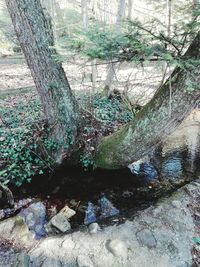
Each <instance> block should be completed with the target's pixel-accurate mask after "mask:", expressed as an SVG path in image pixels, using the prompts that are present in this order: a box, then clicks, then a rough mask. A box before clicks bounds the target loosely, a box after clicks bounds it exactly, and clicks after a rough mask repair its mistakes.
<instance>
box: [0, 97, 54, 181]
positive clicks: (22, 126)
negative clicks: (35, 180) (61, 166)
mask: <svg viewBox="0 0 200 267" xmlns="http://www.w3.org/2000/svg"><path fill="white" fill-rule="evenodd" d="M24 99H25V101H19V99H17V100H16V101H15V100H14V98H12V97H11V98H10V99H8V101H9V104H5V105H4V106H3V107H0V119H1V120H0V159H1V160H0V164H1V169H0V177H2V178H3V182H4V183H12V184H14V185H16V186H21V185H22V183H24V182H30V181H31V177H32V176H34V175H36V174H42V173H43V170H44V169H45V168H47V166H48V165H49V163H47V162H46V161H44V160H43V159H42V156H41V155H40V153H39V145H38V142H37V139H38V138H39V137H38V135H39V134H40V133H39V131H38V130H37V131H36V130H35V124H36V123H38V121H39V118H40V115H41V114H40V110H41V106H40V102H39V101H38V99H34V98H32V97H30V96H26V95H25V96H24ZM27 100H28V101H27Z"/></svg>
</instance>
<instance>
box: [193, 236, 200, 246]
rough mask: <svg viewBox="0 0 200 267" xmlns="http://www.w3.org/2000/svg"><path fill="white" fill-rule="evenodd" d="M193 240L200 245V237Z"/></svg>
mask: <svg viewBox="0 0 200 267" xmlns="http://www.w3.org/2000/svg"><path fill="white" fill-rule="evenodd" d="M192 240H193V241H194V242H195V243H196V244H198V245H200V237H193V238H192Z"/></svg>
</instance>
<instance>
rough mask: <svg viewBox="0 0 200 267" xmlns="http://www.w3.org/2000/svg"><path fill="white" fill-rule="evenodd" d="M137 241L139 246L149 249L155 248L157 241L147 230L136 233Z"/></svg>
mask: <svg viewBox="0 0 200 267" xmlns="http://www.w3.org/2000/svg"><path fill="white" fill-rule="evenodd" d="M136 237H137V240H138V242H139V244H140V245H141V246H146V247H148V248H149V249H151V248H155V247H156V246H157V241H156V239H155V237H154V235H153V233H152V231H150V230H149V229H142V230H140V231H138V232H137V233H136Z"/></svg>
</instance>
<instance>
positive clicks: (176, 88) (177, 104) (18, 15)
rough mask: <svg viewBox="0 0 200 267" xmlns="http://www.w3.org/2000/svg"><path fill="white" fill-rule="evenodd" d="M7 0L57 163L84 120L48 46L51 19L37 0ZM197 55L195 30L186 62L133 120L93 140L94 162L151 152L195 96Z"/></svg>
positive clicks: (117, 161) (119, 161)
mask: <svg viewBox="0 0 200 267" xmlns="http://www.w3.org/2000/svg"><path fill="white" fill-rule="evenodd" d="M6 4H7V7H8V10H9V13H10V16H11V19H12V22H13V25H14V28H15V32H16V35H17V37H18V40H19V43H20V45H21V48H22V50H23V53H24V55H25V58H26V61H27V63H28V66H29V68H30V70H31V73H32V76H33V79H34V81H35V85H36V89H37V91H38V94H39V96H40V99H41V102H42V106H43V109H44V114H45V117H46V122H47V126H48V129H49V132H50V135H49V138H52V140H54V141H55V143H57V144H59V145H58V146H57V149H56V150H55V151H54V152H53V155H52V156H53V158H54V160H55V161H56V162H58V163H60V162H61V161H62V160H63V159H64V158H65V157H66V155H69V154H70V153H71V152H73V151H72V150H73V149H72V147H73V144H75V142H76V139H77V136H78V133H79V130H80V126H81V125H82V124H83V121H82V119H81V115H80V114H81V113H80V109H79V106H78V103H77V101H76V99H75V97H74V95H73V93H72V91H71V88H70V86H69V83H68V81H67V78H66V76H65V73H64V70H63V68H62V65H61V63H60V62H59V60H58V57H57V54H56V51H55V49H54V48H53V33H52V27H51V23H50V19H49V18H48V16H47V15H45V12H44V10H43V9H42V6H41V4H40V1H39V0H17V1H16V0H6ZM199 59H200V33H198V34H197V36H196V38H195V39H194V40H193V42H192V43H191V45H190V47H189V48H188V50H187V52H186V53H185V55H183V56H182V58H181V60H183V62H186V63H185V64H183V67H181V66H179V67H176V68H175V70H174V72H173V73H172V75H171V76H170V78H169V79H168V80H167V81H166V83H165V84H164V85H163V86H162V87H161V88H160V89H159V90H158V92H157V93H156V94H155V96H154V97H153V98H152V100H151V101H150V102H149V103H148V104H147V105H146V106H145V107H144V108H143V109H142V110H141V111H140V112H139V113H138V114H137V115H136V117H135V118H134V119H133V121H131V122H130V123H129V124H127V125H125V126H124V127H122V129H121V130H119V131H118V132H116V133H114V134H113V135H111V136H109V137H104V138H102V139H101V140H99V141H98V144H97V147H96V153H95V155H94V162H95V165H96V166H97V167H101V168H107V169H118V168H121V167H124V166H127V165H128V164H129V163H131V162H133V161H135V160H138V159H140V158H141V157H143V156H144V155H146V154H148V153H149V152H151V151H152V150H153V149H154V148H155V146H157V145H158V144H159V143H160V142H161V140H162V139H163V138H165V137H166V136H167V135H168V134H170V133H171V132H172V131H174V129H175V128H176V127H177V126H178V125H179V124H180V123H181V122H182V120H183V119H184V118H185V116H186V115H187V114H188V113H189V112H190V111H191V109H192V108H193V107H194V106H195V104H196V102H197V100H198V99H199V96H200V85H199V84H200V68H199ZM188 62H190V63H191V62H192V64H190V63H188ZM187 63H188V64H187ZM169 100H170V101H169ZM169 102H170V103H169Z"/></svg>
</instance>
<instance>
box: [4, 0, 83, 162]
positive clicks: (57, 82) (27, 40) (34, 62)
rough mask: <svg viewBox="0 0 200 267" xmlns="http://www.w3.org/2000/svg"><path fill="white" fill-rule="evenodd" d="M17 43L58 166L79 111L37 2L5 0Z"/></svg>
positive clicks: (71, 140) (74, 131)
mask: <svg viewBox="0 0 200 267" xmlns="http://www.w3.org/2000/svg"><path fill="white" fill-rule="evenodd" d="M6 4H7V7H8V11H9V13H10V16H11V19H12V22H13V25H14V28H15V31H16V34H17V37H18V40H19V43H20V45H21V48H22V50H23V52H24V55H25V58H26V61H27V63H28V66H29V68H30V70H31V73H32V76H33V79H34V82H35V85H36V88H37V91H38V93H39V95H40V98H41V101H42V106H43V108H44V113H45V116H46V119H47V124H48V127H49V132H51V137H50V139H51V141H52V144H53V145H54V150H51V151H53V152H52V154H51V156H52V157H53V159H54V160H55V161H56V162H57V163H60V162H61V161H62V159H63V157H64V154H65V153H66V152H68V150H69V147H70V145H71V144H73V143H74V142H75V138H76V135H77V130H78V125H79V121H80V119H79V110H78V105H77V103H76V101H75V98H74V96H73V94H72V92H71V89H70V86H69V83H68V81H67V78H66V76H65V73H64V70H63V68H62V64H61V63H60V62H59V60H58V56H57V54H56V52H55V50H54V48H53V45H54V41H53V32H52V27H51V20H50V19H48V18H47V17H45V15H44V11H43V9H42V6H41V4H40V1H39V0H17V1H16V0H6Z"/></svg>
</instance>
